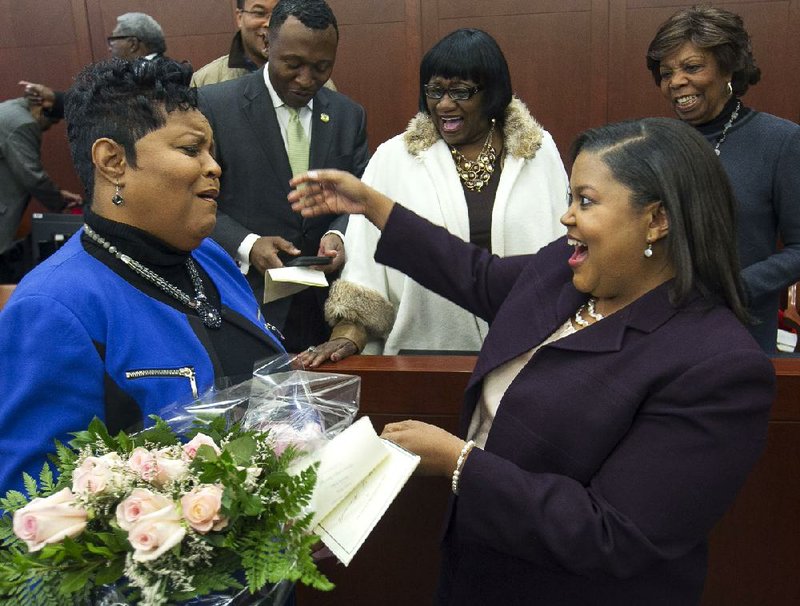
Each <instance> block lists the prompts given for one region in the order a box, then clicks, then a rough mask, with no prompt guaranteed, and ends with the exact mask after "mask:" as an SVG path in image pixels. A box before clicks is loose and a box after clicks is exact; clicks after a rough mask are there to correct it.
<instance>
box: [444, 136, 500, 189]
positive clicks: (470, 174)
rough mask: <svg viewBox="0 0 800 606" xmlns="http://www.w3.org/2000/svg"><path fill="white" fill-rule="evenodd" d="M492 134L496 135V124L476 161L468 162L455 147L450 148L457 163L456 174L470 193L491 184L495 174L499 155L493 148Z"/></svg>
mask: <svg viewBox="0 0 800 606" xmlns="http://www.w3.org/2000/svg"><path fill="white" fill-rule="evenodd" d="M492 134H494V122H492V127H491V128H490V129H489V134H488V135H486V141H485V142H484V144H483V148H482V149H481V153H479V154H478V157H477V158H475V160H467V159H466V158H465V157H464V154H462V153H461V152H460V151H458V150H457V149H456V148H455V147H451V148H450V153H451V154H452V155H453V161H454V162H455V163H456V172H457V173H458V176H459V178H460V179H461V182H462V183H463V184H464V187H466V188H467V189H468V190H470V191H481V190H482V189H483V186H484V185H486V184H487V183H488V182H489V179H491V178H492V173H493V172H494V162H495V160H497V153H496V152H495V151H494V147H492Z"/></svg>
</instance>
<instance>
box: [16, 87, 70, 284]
mask: <svg viewBox="0 0 800 606" xmlns="http://www.w3.org/2000/svg"><path fill="white" fill-rule="evenodd" d="M56 122H58V119H57V118H53V117H52V116H49V115H47V114H46V113H45V111H44V108H43V107H42V106H41V105H36V104H34V103H32V102H31V101H29V100H28V99H25V98H19V99H9V100H8V101H3V102H2V103H0V283H4V284H6V283H15V282H18V281H19V279H20V278H21V277H22V273H23V272H24V270H25V269H26V268H25V267H24V263H22V259H21V258H20V250H19V248H18V247H17V246H16V245H15V241H14V235H15V233H16V231H17V228H18V226H19V223H20V220H21V219H22V214H23V212H24V211H25V208H26V207H27V206H28V202H30V199H31V197H35V198H36V199H37V200H39V201H40V202H41V203H42V204H44V205H45V206H46V207H47V208H48V209H50V210H52V211H62V210H64V209H66V208H71V207H73V206H77V205H80V204H81V197H80V196H79V195H78V194H75V193H72V192H70V191H67V190H64V189H59V188H58V186H57V185H56V184H55V183H54V182H53V180H52V179H51V178H50V177H49V176H48V175H47V173H46V172H45V170H44V167H43V166H42V158H41V148H42V133H43V132H44V131H46V130H47V129H49V128H50V127H51V126H52V125H53V124H55V123H56Z"/></svg>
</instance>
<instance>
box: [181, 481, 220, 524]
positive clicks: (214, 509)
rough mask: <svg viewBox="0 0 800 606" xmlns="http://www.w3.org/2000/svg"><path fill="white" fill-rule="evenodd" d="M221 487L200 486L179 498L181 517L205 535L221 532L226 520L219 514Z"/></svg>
mask: <svg viewBox="0 0 800 606" xmlns="http://www.w3.org/2000/svg"><path fill="white" fill-rule="evenodd" d="M222 491H223V489H222V487H221V486H218V485H212V484H201V485H200V486H197V487H195V488H194V489H193V490H192V491H191V492H189V493H187V494H185V495H183V497H181V508H182V509H183V517H184V518H185V519H186V521H187V522H189V526H191V527H192V528H194V529H195V530H196V531H197V532H199V533H201V534H205V533H207V532H208V531H210V530H222V529H223V528H225V527H226V526H227V525H228V519H227V518H226V517H224V516H223V515H222V514H221V513H220V508H221V507H222Z"/></svg>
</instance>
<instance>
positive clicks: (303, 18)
mask: <svg viewBox="0 0 800 606" xmlns="http://www.w3.org/2000/svg"><path fill="white" fill-rule="evenodd" d="M289 17H294V18H296V19H297V20H298V21H300V23H302V24H303V25H305V26H306V27H308V28H310V29H320V30H322V29H328V28H329V27H330V26H331V25H332V26H333V29H334V30H335V31H336V38H337V40H338V38H339V25H338V24H337V23H336V16H335V15H334V14H333V11H332V10H331V7H330V6H328V3H327V2H325V0H280V2H278V4H276V5H275V8H274V9H273V10H272V16H271V17H270V19H269V33H270V36H272V35H274V34H276V33H277V32H278V30H279V29H280V28H281V26H282V25H283V24H284V23H285V22H286V19H288V18H289Z"/></svg>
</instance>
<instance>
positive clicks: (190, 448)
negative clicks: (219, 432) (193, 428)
mask: <svg viewBox="0 0 800 606" xmlns="http://www.w3.org/2000/svg"><path fill="white" fill-rule="evenodd" d="M203 445H206V446H211V448H213V449H214V452H216V453H217V454H220V453H221V452H222V451H221V450H220V448H219V446H217V444H216V443H215V442H214V440H213V439H211V438H210V437H209V436H207V435H206V434H204V433H198V434H197V435H196V436H195V437H193V438H192V439H191V440H190V441H189V442H187V443H186V444H184V445H183V452H185V453H186V456H188V457H189V458H190V459H194V458H195V457H196V456H197V449H198V448H200V447H201V446H203Z"/></svg>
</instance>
